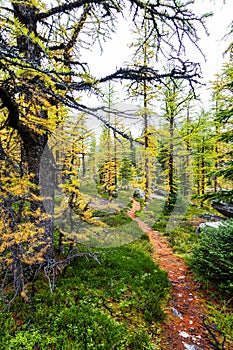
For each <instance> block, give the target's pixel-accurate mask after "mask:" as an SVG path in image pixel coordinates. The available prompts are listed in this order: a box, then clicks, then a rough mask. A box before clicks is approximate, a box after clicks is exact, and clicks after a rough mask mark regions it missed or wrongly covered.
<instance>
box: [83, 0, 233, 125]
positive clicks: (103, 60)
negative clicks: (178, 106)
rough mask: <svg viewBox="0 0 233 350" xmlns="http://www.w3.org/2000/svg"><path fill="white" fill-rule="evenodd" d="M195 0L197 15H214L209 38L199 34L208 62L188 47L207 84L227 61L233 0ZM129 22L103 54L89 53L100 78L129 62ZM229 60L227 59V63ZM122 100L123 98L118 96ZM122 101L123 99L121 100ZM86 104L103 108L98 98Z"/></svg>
mask: <svg viewBox="0 0 233 350" xmlns="http://www.w3.org/2000/svg"><path fill="white" fill-rule="evenodd" d="M223 3H224V0H215V1H214V0H196V1H195V7H194V9H195V12H196V13H198V14H204V13H209V12H213V13H214V15H213V16H212V17H209V18H208V19H207V20H206V25H207V28H208V31H209V34H210V35H209V36H207V35H206V34H205V33H204V31H203V30H202V31H201V32H200V35H201V37H202V39H201V40H200V42H199V45H200V47H201V48H202V51H203V52H204V54H205V55H206V61H205V60H204V58H203V56H201V55H198V52H197V50H196V49H194V47H193V46H191V45H190V46H188V47H187V50H186V54H187V58H190V59H191V60H194V61H195V62H196V61H200V63H201V67H202V73H203V77H204V79H203V82H204V83H208V82H209V81H210V80H214V79H215V74H217V73H219V72H220V71H221V67H222V64H223V62H224V57H223V52H224V51H225V50H226V48H227V46H228V44H229V41H230V38H229V39H228V40H226V41H224V40H223V37H224V36H225V35H226V33H228V32H229V30H230V24H231V22H232V20H233V18H232V17H233V16H232V13H233V0H226V1H225V5H224V4H223ZM129 26H130V23H129V22H127V20H125V21H123V20H121V22H120V26H118V27H117V33H116V34H115V35H113V36H112V39H111V40H109V41H107V42H106V43H104V45H103V53H102V54H101V52H100V50H99V48H97V47H96V48H95V49H94V50H93V52H92V53H90V51H87V52H86V60H87V61H88V62H89V63H90V67H92V68H93V70H92V73H93V74H95V75H96V76H97V77H103V76H105V75H107V74H109V73H112V72H114V71H115V70H116V68H120V67H121V66H123V63H124V62H125V61H128V62H129V57H130V51H129V48H128V44H129V43H130V35H131V34H130V30H129ZM226 59H227V57H226V58H225V60H226ZM207 87H208V84H207V86H206V87H202V88H201V93H200V91H199V93H200V94H201V98H202V101H203V102H204V106H205V108H206V109H208V105H209V106H211V102H210V99H211V98H210V90H209V89H208V88H207ZM119 96H120V98H121V95H120V94H119ZM122 100H123V98H122ZM83 103H85V104H87V105H90V106H91V107H93V105H100V104H102V103H101V101H99V100H97V99H95V98H94V97H93V96H92V97H90V96H89V97H88V98H87V99H86V98H84V99H83ZM121 104H122V106H121V109H125V110H128V109H134V108H136V106H135V105H133V104H132V103H131V102H130V105H129V104H124V103H121ZM128 122H129V124H130V123H131V125H132V128H133V129H135V130H137V129H138V126H136V125H135V126H133V125H134V123H135V121H131V122H130V121H128ZM90 126H91V127H93V128H94V129H95V128H96V126H97V121H96V120H92V118H91V119H90Z"/></svg>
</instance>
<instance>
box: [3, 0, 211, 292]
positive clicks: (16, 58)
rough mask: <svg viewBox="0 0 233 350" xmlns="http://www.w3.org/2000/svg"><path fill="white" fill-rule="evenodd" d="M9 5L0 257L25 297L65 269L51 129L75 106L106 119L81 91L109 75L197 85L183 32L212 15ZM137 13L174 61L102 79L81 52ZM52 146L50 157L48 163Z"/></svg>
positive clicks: (113, 6)
mask: <svg viewBox="0 0 233 350" xmlns="http://www.w3.org/2000/svg"><path fill="white" fill-rule="evenodd" d="M0 6H1V12H0V101H1V106H0V107H1V110H0V112H1V113H0V122H1V140H0V161H1V163H2V166H1V179H0V186H1V187H0V190H1V192H0V200H1V205H2V206H1V208H2V209H1V232H2V235H1V241H0V245H1V249H0V255H1V265H2V267H4V269H3V270H4V272H5V277H6V276H10V277H7V280H9V279H12V280H13V281H14V286H15V295H18V294H21V295H25V285H26V283H27V281H28V280H29V279H33V278H34V275H35V273H36V271H38V270H39V269H40V268H42V267H43V268H44V271H46V273H48V272H49V271H53V269H54V268H55V266H56V261H55V257H54V244H55V243H54V227H53V195H54V194H53V192H54V189H53V185H52V184H53V183H54V172H55V170H54V162H53V159H52V156H51V151H50V150H49V148H48V136H49V134H50V133H52V132H54V130H56V127H57V126H58V125H60V124H61V123H62V122H63V121H64V118H66V115H67V109H68V108H71V109H74V110H76V111H79V112H85V113H89V114H91V115H92V116H95V117H96V118H99V117H100V116H99V115H98V112H97V111H96V109H95V108H90V107H89V108H88V107H87V106H85V105H83V104H82V102H81V100H80V98H81V96H82V93H83V92H87V91H88V92H95V93H98V88H99V86H100V84H103V83H105V82H107V81H109V80H113V79H115V80H128V81H129V80H130V81H134V82H135V83H136V84H137V83H140V82H143V81H148V82H151V83H152V82H154V84H156V83H158V82H159V83H160V82H161V81H162V80H163V79H164V78H166V77H171V78H172V79H186V80H187V81H189V83H190V85H191V86H192V87H193V86H194V84H195V83H196V82H197V80H198V75H199V65H198V64H196V63H192V62H190V61H189V60H182V59H181V57H180V55H181V54H182V53H183V52H184V44H183V43H184V42H185V40H184V38H187V39H189V40H191V42H192V43H193V44H194V45H196V42H197V41H198V35H197V30H196V28H197V26H198V25H203V22H204V19H205V17H206V16H205V15H204V16H202V17H198V16H196V15H195V14H194V13H193V12H192V9H191V2H189V1H188V2H180V1H179V2H178V1H175V0H169V1H156V2H155V1H143V0H142V1H138V0H128V1H125V2H123V1H108V0H88V1H82V0H77V1H76V0H73V1H69V2H67V1H54V2H53V3H52V4H51V5H49V4H48V3H47V2H43V1H37V0H27V1H22V0H9V1H0ZM129 12H130V14H131V16H130V19H131V20H132V23H136V20H137V18H138V17H141V18H143V17H145V13H146V19H147V21H148V22H150V23H151V27H150V35H153V36H154V37H155V38H156V41H157V45H156V47H157V51H158V54H161V55H163V56H165V59H167V60H168V59H170V58H171V57H172V61H173V63H174V64H173V66H172V68H171V69H170V70H169V71H167V70H166V71H164V70H161V71H159V70H155V69H153V68H151V67H148V66H144V65H142V66H124V67H121V68H119V69H117V70H116V71H114V72H112V73H111V74H108V75H106V76H103V77H95V76H93V74H92V67H88V66H87V65H86V64H85V63H84V62H82V57H81V54H82V51H83V50H85V48H90V47H92V45H93V44H94V42H95V41H98V40H100V41H101V40H102V39H104V40H105V39H107V38H108V37H109V36H110V34H109V33H111V31H112V30H113V29H114V28H115V27H116V28H117V17H118V16H120V15H121V14H126V13H127V14H128V13H129ZM115 30H116V29H115ZM175 36H176V38H177V39H176V40H170V39H171V38H174V37H175ZM101 38H102V39H101ZM109 127H111V126H109ZM12 150H14V151H13V152H12ZM46 152H47V154H48V157H47V163H46V164H45V163H44V164H43V165H41V159H42V156H43V155H44V154H45V153H46ZM42 166H43V167H44V169H42V171H41V167H42ZM40 174H41V176H40ZM40 182H41V183H42V184H43V183H46V185H48V186H47V193H46V195H47V197H49V199H50V200H48V207H49V210H47V211H48V212H49V214H50V215H47V213H46V210H45V206H44V202H43V200H42V198H41V196H40V188H39V184H40ZM17 184H18V185H17ZM19 184H20V185H19ZM30 233H31V235H30ZM32 233H33V234H32ZM28 242H30V244H29V243H28ZM3 281H4V279H3ZM3 285H4V283H3Z"/></svg>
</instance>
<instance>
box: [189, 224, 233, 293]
mask: <svg viewBox="0 0 233 350" xmlns="http://www.w3.org/2000/svg"><path fill="white" fill-rule="evenodd" d="M189 265H190V267H191V268H192V270H193V271H194V273H195V275H196V276H197V278H199V279H200V280H201V281H204V282H209V283H211V284H212V285H213V286H215V287H217V288H218V289H219V290H221V291H224V292H226V293H232V292H233V220H227V221H225V222H223V223H222V224H221V225H220V227H219V228H216V229H213V228H209V229H206V230H203V231H202V233H201V236H200V239H199V241H198V244H197V245H196V246H195V247H194V248H193V250H192V253H191V256H190V259H189Z"/></svg>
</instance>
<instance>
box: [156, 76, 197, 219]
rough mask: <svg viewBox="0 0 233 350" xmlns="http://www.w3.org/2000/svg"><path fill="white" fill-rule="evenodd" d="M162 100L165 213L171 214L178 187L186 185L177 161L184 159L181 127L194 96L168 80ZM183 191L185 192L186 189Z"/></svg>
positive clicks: (184, 87)
mask: <svg viewBox="0 0 233 350" xmlns="http://www.w3.org/2000/svg"><path fill="white" fill-rule="evenodd" d="M162 98H163V102H164V103H163V107H162V118H163V119H164V120H165V121H166V124H165V125H166V126H165V134H164V137H163V138H162V140H161V144H162V153H161V154H160V155H159V160H160V162H161V163H162V165H163V167H164V169H165V173H166V182H167V190H168V194H167V199H166V205H165V208H164V211H165V212H166V213H170V212H171V211H172V210H173V208H174V205H175V203H176V199H177V193H178V187H179V186H180V185H181V186H183V185H184V184H181V183H180V179H179V176H178V172H177V170H178V168H179V166H178V163H177V160H178V158H182V157H183V156H182V157H181V156H179V147H181V148H183V146H182V143H183V140H182V133H181V126H182V123H183V122H184V115H185V112H186V113H187V110H188V108H189V103H190V101H191V100H192V99H193V98H194V95H193V92H192V91H189V90H188V89H187V86H185V85H184V83H182V82H175V81H172V80H171V79H168V80H167V83H166V85H165V87H164V88H163V97H162ZM166 128H167V131H166ZM186 146H187V145H186ZM184 167H186V164H184ZM182 172H183V170H182ZM181 190H182V192H184V188H183V189H181Z"/></svg>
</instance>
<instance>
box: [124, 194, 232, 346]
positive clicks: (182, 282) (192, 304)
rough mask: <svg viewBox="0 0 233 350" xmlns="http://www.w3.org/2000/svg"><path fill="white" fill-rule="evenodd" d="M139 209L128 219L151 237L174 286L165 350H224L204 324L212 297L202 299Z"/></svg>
mask: <svg viewBox="0 0 233 350" xmlns="http://www.w3.org/2000/svg"><path fill="white" fill-rule="evenodd" d="M139 209H140V204H139V203H138V202H136V201H135V200H134V201H133V207H132V209H131V210H130V211H129V212H128V215H129V216H130V217H131V218H132V219H133V220H135V221H136V222H137V223H138V225H139V226H140V228H141V229H142V230H143V231H144V232H145V233H146V234H147V235H148V236H149V238H150V241H151V243H152V245H153V247H154V252H153V253H152V257H153V259H154V260H155V261H156V262H157V263H158V264H159V266H160V267H161V268H162V269H164V270H165V271H167V273H168V279H169V282H170V285H171V296H170V299H169V302H168V306H167V308H166V310H165V311H166V314H167V317H166V319H165V321H164V322H163V324H162V334H163V339H162V344H161V347H162V349H164V350H183V349H187V350H209V349H210V350H213V349H224V348H223V347H217V346H218V345H217V342H218V341H217V339H214V338H213V339H211V334H210V333H209V332H208V331H207V328H206V326H205V325H204V323H203V320H205V318H206V316H207V314H208V311H207V303H208V302H209V301H210V298H209V295H208V294H207V295H206V296H203V290H202V289H201V287H200V284H198V283H197V281H195V280H194V279H193V278H192V276H191V273H190V271H189V270H188V268H187V266H186V264H185V262H184V261H183V260H182V259H180V258H179V257H178V256H177V255H176V254H174V252H173V250H172V249H171V248H170V247H169V244H168V242H167V240H166V238H165V237H163V236H162V235H161V234H160V233H159V232H157V231H154V230H153V229H152V228H151V227H150V226H148V225H147V224H146V223H145V222H143V221H142V220H140V219H139V218H138V217H136V216H135V212H136V211H137V210H139ZM211 301H212V300H211ZM212 302H215V303H216V301H212ZM227 349H233V348H232V347H229V348H227Z"/></svg>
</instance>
